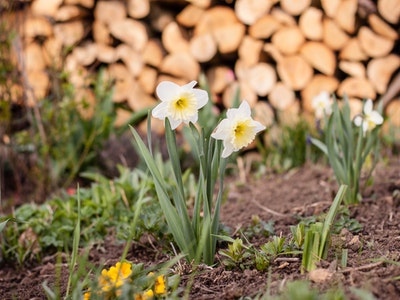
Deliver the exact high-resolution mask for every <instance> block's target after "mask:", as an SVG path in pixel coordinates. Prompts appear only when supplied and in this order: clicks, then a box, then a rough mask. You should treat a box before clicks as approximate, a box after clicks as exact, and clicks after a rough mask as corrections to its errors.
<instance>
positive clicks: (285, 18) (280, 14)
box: [270, 7, 297, 26]
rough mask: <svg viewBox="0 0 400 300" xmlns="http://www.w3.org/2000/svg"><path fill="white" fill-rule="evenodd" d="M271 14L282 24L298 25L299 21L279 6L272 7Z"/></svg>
mask: <svg viewBox="0 0 400 300" xmlns="http://www.w3.org/2000/svg"><path fill="white" fill-rule="evenodd" d="M270 14H271V16H273V17H274V18H275V19H276V20H278V21H279V23H281V24H282V25H286V26H296V25H297V22H296V19H295V18H294V17H293V16H292V15H289V14H288V13H287V12H285V11H283V10H282V9H280V8H278V7H274V8H272V9H271V13H270Z"/></svg>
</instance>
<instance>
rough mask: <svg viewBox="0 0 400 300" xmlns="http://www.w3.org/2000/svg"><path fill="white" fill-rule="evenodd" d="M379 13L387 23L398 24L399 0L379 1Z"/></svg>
mask: <svg viewBox="0 0 400 300" xmlns="http://www.w3.org/2000/svg"><path fill="white" fill-rule="evenodd" d="M378 11H379V14H380V15H381V16H382V17H383V18H384V19H385V20H386V21H388V22H389V23H392V24H397V23H398V22H399V18H400V2H399V1H398V0H378Z"/></svg>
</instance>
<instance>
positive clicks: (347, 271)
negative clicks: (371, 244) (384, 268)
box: [340, 261, 383, 273]
mask: <svg viewBox="0 0 400 300" xmlns="http://www.w3.org/2000/svg"><path fill="white" fill-rule="evenodd" d="M381 264H383V261H378V262H374V263H370V264H367V265H363V266H359V267H354V268H351V267H349V268H346V269H344V270H341V271H340V272H341V273H350V272H354V271H363V270H368V269H372V268H375V267H377V266H380V265H381Z"/></svg>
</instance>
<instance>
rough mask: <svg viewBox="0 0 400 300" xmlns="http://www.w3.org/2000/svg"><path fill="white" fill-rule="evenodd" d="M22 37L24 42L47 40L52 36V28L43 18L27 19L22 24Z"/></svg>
mask: <svg viewBox="0 0 400 300" xmlns="http://www.w3.org/2000/svg"><path fill="white" fill-rule="evenodd" d="M23 35H24V38H25V39H26V40H32V39H34V38H36V37H45V38H49V37H50V36H52V35H53V26H52V24H51V23H50V21H49V20H48V19H47V18H45V17H28V18H27V19H26V20H25V22H24V26H23Z"/></svg>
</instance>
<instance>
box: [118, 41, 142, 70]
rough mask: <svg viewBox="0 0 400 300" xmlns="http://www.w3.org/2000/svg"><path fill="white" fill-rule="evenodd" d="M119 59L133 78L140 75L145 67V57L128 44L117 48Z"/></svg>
mask: <svg viewBox="0 0 400 300" xmlns="http://www.w3.org/2000/svg"><path fill="white" fill-rule="evenodd" d="M115 54H116V57H117V59H120V60H121V61H122V62H123V63H124V64H125V65H126V67H127V68H128V70H129V72H130V73H131V75H132V76H133V77H137V76H139V75H140V72H142V70H143V67H144V62H143V56H142V54H141V53H139V52H138V51H135V50H134V49H132V48H131V47H130V46H128V45H127V44H120V45H118V47H117V48H115Z"/></svg>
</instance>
